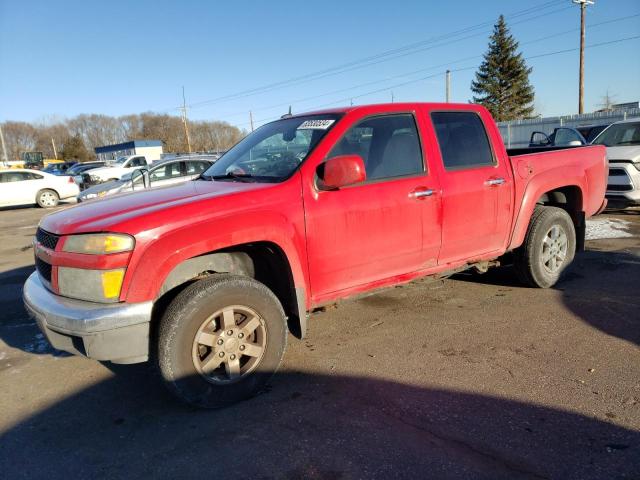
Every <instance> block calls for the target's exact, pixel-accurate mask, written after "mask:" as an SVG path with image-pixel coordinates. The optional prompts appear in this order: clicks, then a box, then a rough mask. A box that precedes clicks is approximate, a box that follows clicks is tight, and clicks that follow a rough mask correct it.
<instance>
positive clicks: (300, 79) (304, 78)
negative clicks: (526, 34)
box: [167, 1, 571, 110]
mask: <svg viewBox="0 0 640 480" xmlns="http://www.w3.org/2000/svg"><path fill="white" fill-rule="evenodd" d="M557 5H558V4H557V1H548V2H545V3H542V4H539V5H536V6H533V7H530V8H527V9H524V10H521V11H518V12H515V13H513V14H510V15H508V18H518V17H522V16H526V15H529V14H531V13H538V12H540V11H541V10H545V9H548V8H550V7H552V6H557ZM568 8H571V6H568V7H567V6H565V7H562V8H560V9H556V10H552V11H550V12H547V13H543V14H540V15H536V16H533V17H531V18H527V19H524V20H520V21H518V22H513V23H512V25H513V24H517V23H522V22H525V21H531V20H534V19H537V18H540V17H542V16H546V15H551V14H553V13H557V12H558V11H562V10H566V9H568ZM492 24H493V21H486V22H482V23H480V24H477V25H473V26H470V27H466V28H463V29H460V30H457V31H454V32H450V33H447V34H443V35H440V36H436V37H431V38H429V39H426V40H422V41H420V42H414V43H412V44H409V45H404V46H401V47H398V48H395V49H392V50H387V51H385V52H381V53H378V54H375V55H371V56H368V57H364V58H361V59H358V60H353V61H350V62H347V63H344V64H341V65H338V66H334V67H329V68H326V69H323V70H319V71H316V72H312V73H308V74H305V75H300V76H297V77H292V78H289V79H287V80H281V81H278V82H274V83H271V84H267V85H263V86H260V87H255V88H252V89H248V90H244V91H240V92H236V93H234V94H229V95H223V96H220V97H217V98H213V99H210V100H203V101H200V102H194V103H192V104H190V105H189V107H190V108H194V107H199V106H204V105H211V104H214V103H218V102H221V101H225V100H232V99H237V98H243V97H246V96H251V95H256V94H258V93H266V92H268V91H272V90H274V89H277V88H283V87H285V86H288V85H290V84H300V83H304V82H308V81H311V80H317V79H319V78H324V77H326V76H330V75H337V74H339V73H345V72H347V71H351V70H353V69H355V68H354V67H357V68H364V67H367V66H371V65H375V64H377V63H381V61H388V60H392V59H395V58H400V57H402V56H406V55H411V54H414V53H417V52H419V51H424V50H425V48H423V49H420V50H416V51H414V52H409V53H407V52H406V51H407V50H414V49H416V48H417V47H420V46H423V45H427V44H431V43H434V42H438V41H442V40H446V39H448V38H451V37H455V36H459V35H461V34H464V33H468V32H470V31H473V30H477V29H479V28H484V27H486V26H490V25H492ZM482 34H483V33H480V35H482ZM477 35H478V34H475V35H472V36H477ZM460 40H464V38H463V39H457V40H454V41H460ZM450 43H452V42H451V41H449V42H445V43H444V44H441V45H437V46H432V47H430V48H436V47H439V46H445V45H448V44H450ZM398 54H401V55H398ZM386 57H390V58H386ZM383 58H384V60H381V59H383ZM372 62H373V63H372ZM361 64H363V65H361ZM176 108H178V109H179V108H180V107H176ZM176 108H171V109H167V110H175V109H176Z"/></svg>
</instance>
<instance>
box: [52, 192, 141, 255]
mask: <svg viewBox="0 0 640 480" xmlns="http://www.w3.org/2000/svg"><path fill="white" fill-rule="evenodd" d="M87 198H88V197H87ZM134 245H135V240H134V239H133V237H130V236H129V235H122V234H115V233H92V234H86V235H70V236H68V237H67V238H66V240H65V242H64V247H62V251H63V252H72V253H88V254H94V255H103V254H105V253H120V252H128V251H130V250H133V246H134Z"/></svg>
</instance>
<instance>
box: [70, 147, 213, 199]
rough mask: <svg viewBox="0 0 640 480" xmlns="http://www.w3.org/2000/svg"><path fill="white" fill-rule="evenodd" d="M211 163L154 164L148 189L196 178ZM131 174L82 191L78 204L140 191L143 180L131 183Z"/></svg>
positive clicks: (185, 160)
mask: <svg viewBox="0 0 640 480" xmlns="http://www.w3.org/2000/svg"><path fill="white" fill-rule="evenodd" d="M211 165H213V162H212V161H211V160H207V159H198V158H193V157H191V158H189V159H180V158H176V159H174V160H167V161H160V162H156V163H155V164H154V165H153V167H151V169H150V170H149V188H157V187H165V186H167V185H174V184H176V183H182V182H186V181H188V180H193V179H194V178H196V177H198V176H199V175H200V174H201V173H202V172H204V171H205V170H206V169H208V168H209V167H210V166H211ZM132 175H133V172H131V173H127V174H125V175H123V176H122V178H121V179H120V180H114V181H112V182H107V183H103V184H100V185H94V186H93V187H89V188H88V189H86V190H84V191H83V192H82V193H80V195H78V202H84V201H86V200H91V199H93V198H102V197H105V196H107V195H113V194H115V193H121V192H130V191H132V190H134V188H133V183H134V182H135V189H136V190H137V189H140V190H142V189H143V188H144V186H143V179H142V177H141V176H138V177H137V178H136V179H135V180H134V181H133V182H132V180H131V176H132Z"/></svg>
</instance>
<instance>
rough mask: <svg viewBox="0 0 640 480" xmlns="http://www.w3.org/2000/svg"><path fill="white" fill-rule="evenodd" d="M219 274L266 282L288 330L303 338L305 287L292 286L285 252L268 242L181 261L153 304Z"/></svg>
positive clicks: (240, 246) (161, 304)
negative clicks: (276, 301) (276, 300)
mask: <svg viewBox="0 0 640 480" xmlns="http://www.w3.org/2000/svg"><path fill="white" fill-rule="evenodd" d="M222 273H231V274H237V275H245V276H248V277H251V278H254V279H256V280H258V281H259V282H261V283H263V284H264V285H266V286H267V287H268V288H269V289H270V290H271V291H272V292H273V293H274V294H275V296H276V297H277V298H278V300H279V301H280V303H281V304H282V308H283V309H284V311H285V314H286V316H287V322H288V327H289V331H290V332H291V333H292V334H293V335H295V336H296V337H298V338H304V336H305V333H306V329H307V315H306V301H307V299H306V289H305V288H304V287H300V286H296V283H295V281H294V275H293V270H292V268H291V264H290V262H289V259H288V258H287V255H286V254H285V252H284V251H283V250H282V248H280V246H278V245H277V244H275V243H273V242H269V241H261V242H252V243H247V244H242V245H236V246H233V247H227V248H224V249H220V250H216V251H212V252H206V253H203V254H201V255H198V256H195V257H191V258H188V259H185V260H183V261H182V262H180V263H178V264H177V265H176V266H175V267H173V269H172V270H171V271H170V272H169V274H168V275H167V277H166V278H165V279H164V281H163V282H162V285H161V286H160V290H159V291H158V295H157V299H156V304H157V305H159V306H160V308H162V306H163V305H166V304H167V303H168V301H170V299H172V298H173V297H175V295H177V293H179V292H180V291H181V290H182V289H183V288H185V287H186V286H188V285H189V284H191V283H193V282H195V281H197V280H199V279H202V278H206V277H208V276H210V275H216V274H222Z"/></svg>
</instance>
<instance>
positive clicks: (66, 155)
mask: <svg viewBox="0 0 640 480" xmlns="http://www.w3.org/2000/svg"><path fill="white" fill-rule="evenodd" d="M62 158H63V159H64V160H75V161H76V162H86V161H87V160H90V159H91V158H92V155H91V154H90V153H89V151H88V150H87V147H86V146H85V144H84V141H83V140H82V137H80V135H74V136H73V137H67V139H66V140H65V141H64V146H63V148H62Z"/></svg>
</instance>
